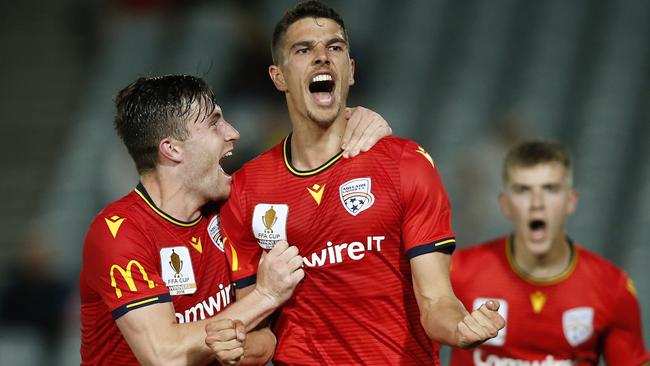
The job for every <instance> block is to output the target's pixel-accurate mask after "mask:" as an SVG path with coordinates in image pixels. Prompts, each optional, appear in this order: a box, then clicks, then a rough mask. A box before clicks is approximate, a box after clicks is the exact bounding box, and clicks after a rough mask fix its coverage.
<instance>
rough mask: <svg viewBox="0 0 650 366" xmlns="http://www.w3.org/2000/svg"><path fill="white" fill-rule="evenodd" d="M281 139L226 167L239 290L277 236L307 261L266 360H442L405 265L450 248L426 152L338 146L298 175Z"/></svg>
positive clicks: (446, 215)
mask: <svg viewBox="0 0 650 366" xmlns="http://www.w3.org/2000/svg"><path fill="white" fill-rule="evenodd" d="M289 139H290V136H289V137H288V138H287V139H285V141H284V142H283V143H281V144H279V145H277V146H276V147H274V148H272V149H271V150H269V151H267V152H266V153H264V154H262V155H261V156H259V157H258V158H256V159H255V160H253V161H251V162H249V163H248V164H246V165H245V166H244V167H243V168H242V169H241V170H240V171H238V172H237V173H236V174H235V175H234V178H233V187H232V193H231V197H230V199H229V200H228V201H227V203H226V204H225V205H224V207H223V208H222V209H221V217H222V223H223V228H224V235H225V236H226V237H227V239H228V240H227V241H226V242H227V243H230V244H231V245H233V246H234V248H235V252H236V255H235V256H233V263H232V269H233V279H234V280H235V286H239V287H241V286H246V285H248V284H250V283H252V282H253V281H254V275H255V273H256V271H257V263H258V260H259V258H260V254H261V251H262V250H263V249H262V248H266V249H269V248H271V247H272V246H273V245H274V243H275V242H276V241H277V240H280V239H286V240H287V241H288V242H289V243H291V244H292V245H296V246H297V247H298V248H299V250H300V254H301V255H302V256H303V257H304V264H305V272H306V275H305V279H304V281H302V283H301V284H300V285H299V286H298V288H297V289H296V291H295V294H294V296H293V298H292V299H290V300H289V301H288V302H287V303H286V304H285V306H284V307H283V309H282V311H281V312H280V314H279V315H278V318H277V320H276V321H275V324H274V331H275V333H276V335H277V336H278V346H277V350H276V353H275V358H274V364H275V365H290V364H292V365H297V364H300V365H323V364H330V365H346V364H347V365H349V364H369V365H396V364H401V365H427V364H428V365H431V364H438V361H437V359H438V358H437V345H434V344H432V343H431V341H430V340H429V339H428V337H427V336H426V334H425V331H424V329H423V328H422V326H421V324H420V318H419V316H420V312H419V309H418V306H417V303H416V300H415V295H414V292H413V283H412V279H411V267H410V264H409V259H410V258H413V257H415V256H418V255H421V254H425V253H430V252H433V251H437V250H446V251H449V252H451V251H453V249H454V247H455V240H454V238H453V233H452V231H451V224H450V216H451V212H450V207H449V202H448V198H447V194H446V192H445V190H444V187H443V185H442V182H441V181H440V177H439V175H438V172H437V170H436V169H435V168H434V163H433V160H432V159H431V157H430V156H429V155H428V154H427V153H426V151H424V149H422V148H421V147H419V146H418V145H417V144H415V143H413V142H411V141H408V140H404V139H401V138H396V137H389V138H385V139H383V140H381V141H380V142H379V143H377V144H376V146H375V147H373V148H372V149H371V150H370V151H369V152H367V153H363V154H361V155H359V156H358V157H355V158H353V159H341V155H340V154H339V155H337V156H335V157H333V158H332V159H331V160H329V161H328V162H327V163H325V164H324V165H323V166H321V167H319V168H317V169H314V170H311V171H299V170H296V169H295V168H294V167H292V166H291V163H290V162H291V156H290V148H289V146H290V141H289ZM227 246H228V244H227ZM226 252H229V250H228V249H227V250H226Z"/></svg>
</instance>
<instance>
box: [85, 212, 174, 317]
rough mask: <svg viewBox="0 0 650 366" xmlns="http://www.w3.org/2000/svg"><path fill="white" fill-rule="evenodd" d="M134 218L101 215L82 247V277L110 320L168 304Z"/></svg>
mask: <svg viewBox="0 0 650 366" xmlns="http://www.w3.org/2000/svg"><path fill="white" fill-rule="evenodd" d="M136 220H137V219H136V218H135V217H130V216H129V215H127V214H124V213H109V214H107V215H106V214H104V213H102V214H101V215H100V216H98V217H97V218H96V219H95V220H94V221H93V223H92V224H91V226H90V229H89V231H88V234H87V235H86V240H85V243H84V254H83V262H84V265H83V276H84V278H85V281H86V283H87V284H88V286H89V287H90V288H91V289H92V290H93V291H95V292H96V293H98V294H99V296H100V297H101V298H102V301H103V302H104V303H105V304H106V306H107V307H108V309H109V310H110V311H111V314H112V315H113V318H114V319H117V318H119V317H121V316H122V315H124V314H126V313H127V312H129V311H131V310H134V309H138V308H141V307H144V306H147V305H151V304H155V303H161V302H169V301H171V296H170V294H169V290H168V289H167V286H166V285H165V282H164V281H163V280H162V278H161V276H160V270H159V267H160V266H159V260H160V258H157V257H156V253H155V251H154V250H153V249H152V247H151V243H150V241H149V239H148V238H147V236H146V235H145V234H144V233H143V232H142V231H141V230H140V229H139V228H138V225H137V223H136Z"/></svg>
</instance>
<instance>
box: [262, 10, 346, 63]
mask: <svg viewBox="0 0 650 366" xmlns="http://www.w3.org/2000/svg"><path fill="white" fill-rule="evenodd" d="M304 18H327V19H331V20H333V21H335V22H336V23H337V24H338V25H339V26H341V29H342V30H343V36H344V37H345V40H346V41H347V40H348V33H347V32H346V30H345V23H344V22H343V18H341V16H340V15H339V14H338V13H337V12H336V10H334V9H332V8H331V7H329V6H328V5H326V4H325V3H323V2H322V1H318V0H309V1H304V2H301V3H298V4H296V5H295V6H294V7H293V8H291V9H289V10H287V12H286V13H284V16H283V17H282V19H280V21H279V22H278V23H277V24H276V25H275V29H274V30H273V38H272V39H271V56H272V57H273V63H274V64H276V65H279V64H280V60H281V55H282V46H283V43H284V36H285V35H286V34H287V29H289V27H290V26H291V24H293V23H295V22H297V21H299V20H300V19H304Z"/></svg>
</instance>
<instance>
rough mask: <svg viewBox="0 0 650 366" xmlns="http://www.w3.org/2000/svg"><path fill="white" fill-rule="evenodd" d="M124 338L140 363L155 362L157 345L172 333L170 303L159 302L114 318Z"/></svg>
mask: <svg viewBox="0 0 650 366" xmlns="http://www.w3.org/2000/svg"><path fill="white" fill-rule="evenodd" d="M115 323H116V324H117V327H118V328H119V329H120V332H122V335H123V336H124V339H125V340H126V342H127V343H128V344H129V347H131V350H132V351H133V353H134V354H135V356H136V357H137V358H138V361H139V362H140V363H142V364H152V363H156V360H157V359H158V357H159V351H158V346H160V345H162V344H166V343H167V342H164V341H163V339H164V338H165V337H169V336H170V335H172V334H173V331H174V329H173V327H174V325H175V324H176V316H175V313H174V307H173V305H172V303H170V302H166V303H159V304H153V305H149V306H146V307H143V308H139V309H135V310H132V311H129V312H128V313H126V314H124V315H123V316H121V317H120V318H118V319H117V320H115Z"/></svg>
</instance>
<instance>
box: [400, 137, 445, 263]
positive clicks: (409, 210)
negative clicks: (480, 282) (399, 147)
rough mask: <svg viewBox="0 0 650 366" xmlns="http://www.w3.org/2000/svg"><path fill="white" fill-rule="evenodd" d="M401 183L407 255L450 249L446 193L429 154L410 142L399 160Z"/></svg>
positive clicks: (403, 235) (412, 255)
mask: <svg viewBox="0 0 650 366" xmlns="http://www.w3.org/2000/svg"><path fill="white" fill-rule="evenodd" d="M400 184H401V200H402V206H403V210H404V215H403V220H402V241H403V243H404V246H405V250H406V255H407V257H408V258H409V259H412V258H414V257H416V256H418V255H422V254H426V253H431V252H436V251H444V252H446V253H451V252H453V250H454V249H455V247H456V239H455V238H454V234H453V232H452V229H451V208H450V205H449V198H448V197H447V192H446V191H445V187H444V186H443V184H442V180H441V179H440V175H439V173H438V169H436V166H435V162H434V161H433V159H432V158H431V156H430V155H429V154H428V153H427V152H426V151H425V150H424V149H423V148H422V147H421V146H418V145H417V144H415V143H413V142H409V143H407V144H406V145H405V147H404V151H403V153H402V157H401V159H400Z"/></svg>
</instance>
